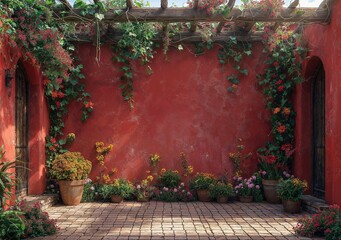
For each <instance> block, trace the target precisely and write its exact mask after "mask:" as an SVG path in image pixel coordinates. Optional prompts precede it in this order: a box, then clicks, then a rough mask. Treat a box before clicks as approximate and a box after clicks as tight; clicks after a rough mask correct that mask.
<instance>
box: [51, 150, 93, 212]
mask: <svg viewBox="0 0 341 240" xmlns="http://www.w3.org/2000/svg"><path fill="white" fill-rule="evenodd" d="M91 166H92V164H91V162H90V161H89V160H86V159H85V158H84V157H83V156H82V154H81V153H79V152H66V153H63V154H59V155H57V156H56V158H55V159H54V160H53V162H52V167H51V172H50V173H51V175H52V177H54V178H55V179H56V180H57V181H58V183H59V188H60V194H61V197H62V200H63V203H64V204H65V205H78V204H79V203H80V202H81V200H82V195H83V188H84V184H85V180H86V179H87V178H88V176H89V173H90V171H91Z"/></svg>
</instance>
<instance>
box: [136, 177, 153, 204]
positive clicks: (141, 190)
mask: <svg viewBox="0 0 341 240" xmlns="http://www.w3.org/2000/svg"><path fill="white" fill-rule="evenodd" d="M153 180H154V177H153V176H152V175H149V176H147V177H146V179H143V180H142V181H141V183H140V184H137V185H136V187H135V196H136V198H137V199H143V198H149V197H151V196H152V195H153V191H154V189H155V188H154V187H152V186H151V182H152V181H153Z"/></svg>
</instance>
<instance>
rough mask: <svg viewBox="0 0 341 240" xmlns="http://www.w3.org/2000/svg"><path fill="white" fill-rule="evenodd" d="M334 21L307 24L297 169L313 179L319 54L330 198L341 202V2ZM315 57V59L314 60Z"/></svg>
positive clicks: (336, 6) (298, 104) (298, 106)
mask: <svg viewBox="0 0 341 240" xmlns="http://www.w3.org/2000/svg"><path fill="white" fill-rule="evenodd" d="M332 9H333V11H332V19H331V23H330V25H326V26H322V25H311V26H307V27H305V30H304V39H305V40H306V41H307V43H308V45H309V49H310V52H309V56H310V57H311V60H307V62H306V65H305V67H304V71H303V73H304V76H305V77H306V82H304V83H303V84H301V85H300V86H299V87H298V88H297V102H296V109H298V115H297V128H296V141H297V148H296V149H297V151H296V160H295V171H296V174H297V175H298V176H301V177H303V178H305V179H309V180H310V181H311V178H312V171H311V170H312V167H311V164H312V163H311V159H312V158H311V140H310V139H311V137H312V135H311V99H310V98H311V79H310V77H311V75H312V74H313V73H312V72H313V70H314V62H315V61H316V57H318V58H319V59H320V60H321V61H322V63H323V66H324V70H325V81H326V82H325V84H326V86H325V96H326V100H325V101H326V102H325V104H326V106H325V118H326V175H325V176H326V201H327V202H328V203H336V204H339V205H341V187H340V185H339V184H340V182H341V147H340V143H341V124H340V119H341V82H340V76H341V67H340V66H341V2H340V1H335V4H334V7H333V8H332ZM314 59H315V60H314Z"/></svg>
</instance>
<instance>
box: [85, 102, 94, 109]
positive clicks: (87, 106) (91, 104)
mask: <svg viewBox="0 0 341 240" xmlns="http://www.w3.org/2000/svg"><path fill="white" fill-rule="evenodd" d="M84 106H85V108H93V106H94V103H93V102H91V101H90V102H87V103H85V105H84Z"/></svg>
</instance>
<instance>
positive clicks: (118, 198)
mask: <svg viewBox="0 0 341 240" xmlns="http://www.w3.org/2000/svg"><path fill="white" fill-rule="evenodd" d="M110 199H111V202H112V203H121V202H123V197H121V196H117V195H113V196H111V198H110Z"/></svg>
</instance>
